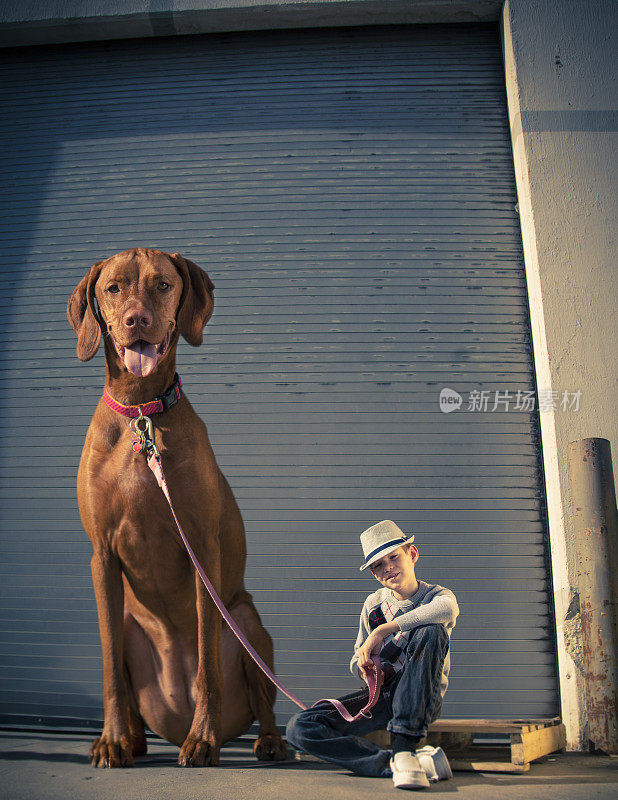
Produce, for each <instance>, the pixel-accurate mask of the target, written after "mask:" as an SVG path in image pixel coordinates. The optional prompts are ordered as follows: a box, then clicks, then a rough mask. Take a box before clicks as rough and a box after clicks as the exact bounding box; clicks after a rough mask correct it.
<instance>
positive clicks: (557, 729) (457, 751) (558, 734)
mask: <svg viewBox="0 0 618 800" xmlns="http://www.w3.org/2000/svg"><path fill="white" fill-rule="evenodd" d="M475 734H493V735H495V736H505V737H506V736H508V737H509V739H510V749H509V746H508V745H505V746H503V747H500V746H495V745H492V746H491V747H487V746H484V745H474V744H473V739H474V735H475ZM367 738H368V739H370V740H371V741H372V742H375V743H376V744H379V745H380V746H381V747H389V746H390V734H389V733H388V731H375V732H374V733H370V734H368V735H367ZM427 738H428V741H429V743H430V744H433V745H434V746H436V745H440V746H441V747H442V748H443V749H444V750H445V751H446V753H447V755H448V756H449V761H450V764H451V767H452V768H453V769H454V770H464V771H468V772H470V771H472V772H515V773H521V772H527V771H528V770H529V769H530V763H531V762H532V761H534V760H535V759H537V758H542V757H543V756H546V755H549V753H554V752H556V750H563V749H564V748H565V747H566V732H565V728H564V725H563V724H562V721H561V719H560V717H554V718H552V719H439V720H436V722H433V723H432V724H431V725H430V726H429V735H428V737H427ZM509 755H510V758H509Z"/></svg>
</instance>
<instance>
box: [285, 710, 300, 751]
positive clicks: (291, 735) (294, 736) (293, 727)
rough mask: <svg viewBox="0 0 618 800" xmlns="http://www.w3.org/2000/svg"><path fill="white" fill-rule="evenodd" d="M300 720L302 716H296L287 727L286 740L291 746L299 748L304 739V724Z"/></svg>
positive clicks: (289, 721)
mask: <svg viewBox="0 0 618 800" xmlns="http://www.w3.org/2000/svg"><path fill="white" fill-rule="evenodd" d="M299 718H300V714H294V716H293V717H292V718H291V719H290V720H288V724H287V725H286V726H285V738H286V739H287V740H288V742H290V744H293V745H296V746H297V747H298V746H299V745H300V739H301V738H302V734H301V730H302V722H299Z"/></svg>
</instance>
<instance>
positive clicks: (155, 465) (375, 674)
mask: <svg viewBox="0 0 618 800" xmlns="http://www.w3.org/2000/svg"><path fill="white" fill-rule="evenodd" d="M152 450H153V452H151V454H150V456H149V458H148V466H149V467H150V469H151V471H152V473H153V475H154V476H155V478H156V479H157V483H158V484H159V486H160V487H161V490H162V491H163V494H164V495H165V499H166V500H167V503H168V505H169V507H170V511H171V512H172V516H173V517H174V522H175V523H176V527H177V528H178V532H179V533H180V538H181V539H182V541H183V544H184V546H185V547H186V548H187V553H188V554H189V557H190V558H191V561H192V562H193V566H194V567H195V569H196V570H197V573H198V575H199V576H200V578H201V579H202V583H203V584H204V586H205V587H206V590H207V591H208V594H209V595H210V596H211V598H212V601H213V603H214V604H215V605H216V606H217V608H218V609H219V612H220V613H221V616H222V617H223V619H224V620H225V621H226V622H227V624H228V625H229V626H230V628H231V630H232V632H233V633H234V635H235V636H236V638H237V639H238V641H239V642H240V643H241V644H242V646H243V647H244V648H245V650H246V651H247V652H248V653H249V655H250V656H251V658H252V659H253V660H254V661H255V663H256V664H257V665H258V667H259V668H260V669H261V670H262V672H263V673H264V674H265V675H266V676H267V677H268V678H269V679H270V680H271V681H272V682H273V683H274V685H275V686H276V687H277V689H279V690H280V691H281V692H283V694H284V695H285V696H286V697H289V699H290V700H291V701H292V702H293V703H296V705H297V706H298V707H299V708H302V709H303V710H304V711H306V710H307V706H306V705H305V704H304V703H303V702H302V701H301V700H299V699H298V697H296V695H294V694H293V693H292V692H290V691H289V689H286V687H285V686H284V685H283V684H282V683H281V681H280V680H279V679H278V678H277V676H276V675H275V674H274V673H273V672H272V670H271V669H270V667H269V666H268V665H267V664H266V663H265V662H264V660H263V659H262V658H261V657H260V655H259V654H258V653H257V652H256V650H255V649H254V648H253V647H252V646H251V645H250V644H249V642H248V641H247V638H246V637H245V635H244V633H243V632H242V631H241V630H240V628H239V627H238V625H237V624H236V622H235V621H234V619H233V618H232V616H231V614H230V613H229V611H228V610H227V608H226V607H225V606H224V604H223V601H222V600H221V598H220V597H219V595H218V594H217V592H216V590H215V587H214V586H213V585H212V583H211V582H210V580H209V579H208V576H207V575H206V573H205V572H204V570H203V569H202V566H201V564H200V562H199V561H198V560H197V557H196V555H195V553H194V552H193V549H192V548H191V545H190V544H189V541H188V539H187V537H186V536H185V533H184V531H183V529H182V527H181V525H180V522H179V521H178V517H177V516H176V512H175V511H174V506H173V505H172V498H171V497H170V492H169V488H168V486H167V481H166V480H165V475H164V473H163V465H162V463H161V455H160V453H159V452H158V451H157V449H156V448H154V447H153V448H152ZM372 659H373V662H374V665H375V670H374V671H372V672H369V673H368V680H367V686H368V688H369V700H368V701H367V704H366V705H365V707H364V708H363V709H361V710H360V711H359V712H358V714H356V716H352V714H350V712H349V711H348V710H347V708H346V707H345V706H344V705H343V703H342V702H341V701H340V700H336V699H334V698H330V697H326V698H324V699H323V700H318V701H317V702H316V703H314V706H315V705H317V704H318V703H331V704H332V705H333V706H334V707H335V708H336V709H337V711H338V712H339V713H340V714H341V716H342V717H343V718H344V719H345V720H346V721H347V722H355V721H356V720H357V719H359V718H360V717H366V716H369V714H368V712H369V709H370V708H372V707H373V706H374V705H375V704H376V702H377V700H378V697H379V696H380V685H381V683H382V669H381V667H380V659H379V658H378V657H377V656H372Z"/></svg>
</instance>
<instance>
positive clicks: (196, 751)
mask: <svg viewBox="0 0 618 800" xmlns="http://www.w3.org/2000/svg"><path fill="white" fill-rule="evenodd" d="M178 763H179V764H180V766H181V767H216V766H217V765H218V764H219V745H218V744H216V743H215V740H214V736H213V737H212V738H211V737H206V738H200V737H198V736H194V735H193V734H191V733H189V735H188V736H187V738H186V739H185V741H184V744H183V745H182V747H181V748H180V754H179V756H178Z"/></svg>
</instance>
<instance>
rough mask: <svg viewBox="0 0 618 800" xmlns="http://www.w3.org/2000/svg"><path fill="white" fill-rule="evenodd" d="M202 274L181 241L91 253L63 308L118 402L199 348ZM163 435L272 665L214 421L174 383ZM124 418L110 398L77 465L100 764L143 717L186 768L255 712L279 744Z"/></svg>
mask: <svg viewBox="0 0 618 800" xmlns="http://www.w3.org/2000/svg"><path fill="white" fill-rule="evenodd" d="M213 288H214V287H213V284H212V282H211V281H210V279H209V277H208V275H206V273H205V272H203V271H202V270H201V269H200V268H199V267H198V266H196V265H195V264H193V263H192V262H191V261H187V260H186V259H184V258H182V256H180V255H179V254H178V253H174V254H173V255H169V254H167V253H162V252H160V251H158V250H146V249H136V250H127V251H126V252H124V253H119V254H118V255H115V256H112V257H111V258H109V259H107V260H106V261H100V262H98V263H97V264H95V265H94V266H93V267H92V268H91V269H90V271H89V272H88V274H87V275H86V276H85V277H84V278H83V280H82V281H81V282H80V283H79V285H78V286H77V287H76V289H75V290H74V292H73V294H72V295H71V298H70V300H69V303H68V308H67V314H68V318H69V322H70V323H71V326H72V327H73V329H74V330H75V332H76V333H77V336H78V343H77V355H78V357H79V358H80V359H81V360H82V361H88V359H91V358H92V357H93V356H94V354H95V352H96V351H97V348H98V346H99V342H100V340H101V335H103V341H104V345H105V362H106V377H105V387H106V389H107V392H108V393H109V395H111V397H112V398H113V399H114V400H115V401H116V402H117V403H119V404H122V405H124V406H136V405H138V404H144V403H147V402H148V401H150V400H152V399H153V398H156V397H160V396H162V395H163V394H164V393H165V392H166V391H167V390H168V389H169V387H170V386H172V384H173V383H174V376H175V370H176V367H175V363H176V345H177V343H178V339H179V336H180V335H182V336H183V337H184V338H185V339H186V340H187V342H189V344H191V345H193V346H195V347H197V346H198V345H199V344H201V342H202V334H203V329H204V326H205V325H206V323H207V322H208V320H209V319H210V316H211V314H212V310H213ZM152 421H153V425H154V429H155V443H156V445H157V447H158V448H159V450H160V452H161V456H162V461H163V467H164V470H165V473H166V477H167V481H168V484H169V487H170V492H171V496H172V500H173V502H174V505H175V508H176V511H177V514H178V516H179V519H180V523H181V525H182V527H183V529H184V531H185V533H186V535H187V537H188V539H189V541H190V543H191V546H192V548H193V550H194V551H195V553H196V555H197V557H198V559H199V561H200V563H201V564H202V566H203V567H204V569H205V570H206V573H207V575H208V577H209V578H210V580H211V581H212V583H213V584H214V586H215V588H216V590H217V591H218V593H219V595H220V596H221V598H222V600H223V602H224V603H225V605H226V606H227V608H228V609H229V610H230V611H231V612H232V614H233V616H234V618H235V620H236V622H237V623H238V624H239V625H240V627H241V628H242V629H243V631H244V633H245V635H246V636H247V638H248V639H249V641H250V642H251V644H252V645H253V646H254V647H255V648H256V650H257V651H258V652H259V653H260V655H261V656H262V658H263V659H264V660H265V661H266V662H267V663H268V664H269V665H272V659H273V652H272V642H271V639H270V636H269V635H268V633H267V632H266V630H265V629H264V627H263V626H262V623H261V620H260V617H259V615H258V613H257V611H256V609H255V607H254V605H253V602H252V599H251V595H250V594H248V593H247V592H246V591H245V588H244V584H243V576H244V568H245V558H246V548H245V533H244V528H243V523H242V518H241V516H240V512H239V510H238V506H237V505H236V501H235V500H234V496H233V494H232V491H231V489H230V487H229V484H228V483H227V481H226V479H225V478H224V476H223V474H222V473H221V471H220V470H219V467H218V466H217V463H216V461H215V457H214V454H213V451H212V448H211V446H210V442H209V440H208V434H207V431H206V426H205V425H204V423H203V422H202V420H201V419H200V418H199V417H198V416H197V414H196V413H195V412H194V410H193V408H192V407H191V405H190V404H189V401H188V400H187V399H186V397H185V396H184V395H181V397H180V399H179V400H178V402H177V403H176V404H175V405H173V407H171V408H169V409H168V410H167V411H165V412H164V413H160V414H155V415H153V416H152ZM134 438H135V437H134V435H133V433H132V432H131V430H130V429H129V419H127V418H126V417H125V416H122V415H121V414H120V413H117V412H116V411H115V410H112V408H110V407H109V406H108V405H106V404H105V402H103V400H101V401H100V402H99V404H98V406H97V408H96V411H95V413H94V416H93V418H92V422H91V424H90V428H89V430H88V434H87V436H86V442H85V444H84V450H83V453H82V458H81V462H80V467H79V473H78V478H77V495H78V501H79V510H80V515H81V519H82V522H83V525H84V528H85V529H86V532H87V533H88V536H89V537H90V539H91V540H92V546H93V551H94V553H93V557H92V580H93V584H94V590H95V595H96V600H97V608H98V614H99V629H100V634H101V645H102V649H103V703H104V712H105V724H104V728H103V732H102V734H101V736H100V737H99V738H98V739H95V741H94V743H93V745H92V748H91V751H90V755H91V757H92V763H93V764H94V765H95V766H109V767H117V766H129V765H130V764H131V763H132V761H133V756H135V755H143V754H144V753H145V752H146V738H145V733H144V724H146V725H148V727H149V728H150V729H151V730H153V731H154V732H155V733H157V734H159V735H160V736H162V737H163V738H164V739H167V740H169V741H170V742H173V743H174V744H176V745H178V746H179V747H180V748H181V749H180V755H179V758H178V760H179V763H180V764H181V765H183V766H203V765H215V764H217V763H218V759H219V748H220V746H221V744H222V743H223V742H225V741H227V740H229V739H231V738H233V737H235V736H238V735H240V734H241V733H243V732H244V731H246V730H247V729H248V728H249V727H250V725H251V723H252V722H253V720H255V719H257V720H258V721H259V724H260V727H259V736H258V739H257V741H256V743H255V747H254V750H255V753H256V755H257V757H258V758H260V759H275V760H280V759H283V758H285V757H286V748H285V744H284V743H283V742H282V740H281V736H280V734H279V731H278V730H277V727H276V725H275V718H274V714H273V708H272V707H273V702H274V697H275V690H274V688H273V687H272V685H271V684H270V682H269V681H268V680H267V679H266V678H265V677H264V675H263V674H262V673H261V672H260V671H259V670H258V668H257V667H256V666H255V664H254V662H253V661H252V660H251V659H250V658H249V656H248V655H246V653H245V651H244V650H243V649H242V648H241V646H240V645H239V643H238V641H237V640H236V638H235V637H234V635H233V634H232V633H231V631H230V630H229V628H228V627H227V625H226V626H225V628H224V630H223V631H222V621H221V616H220V614H219V612H218V611H217V609H216V607H215V605H214V603H213V602H212V601H211V599H210V597H209V596H208V594H207V592H206V590H205V588H204V586H203V585H202V582H201V580H200V579H199V577H198V576H197V574H196V572H195V570H194V568H193V565H192V564H191V562H190V561H189V557H188V555H187V552H186V550H185V548H184V547H183V544H182V541H181V539H180V537H179V535H178V532H177V530H176V529H175V526H174V523H173V519H172V516H171V514H170V511H169V508H168V506H167V503H166V501H165V498H164V496H163V493H162V492H161V490H160V488H159V486H158V485H157V483H156V481H155V479H154V476H153V475H152V474H151V472H150V471H149V469H148V466H147V463H146V458H145V456H144V455H143V454H142V453H136V452H134V450H133V449H132V441H133V439H134Z"/></svg>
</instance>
